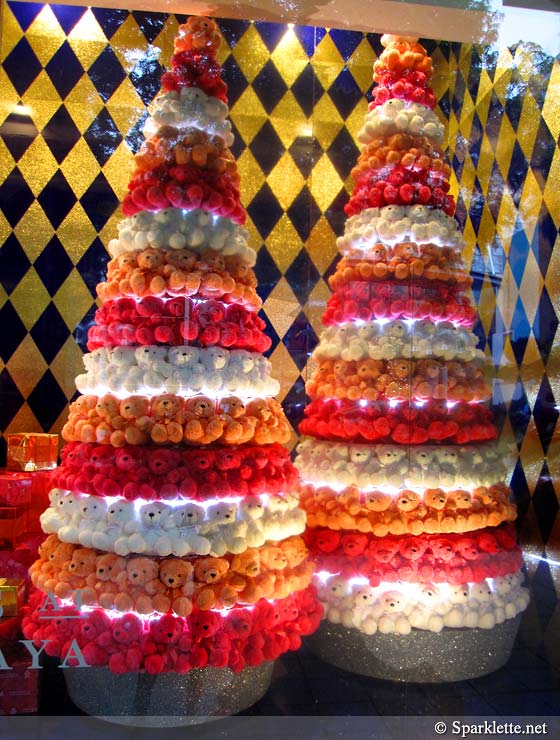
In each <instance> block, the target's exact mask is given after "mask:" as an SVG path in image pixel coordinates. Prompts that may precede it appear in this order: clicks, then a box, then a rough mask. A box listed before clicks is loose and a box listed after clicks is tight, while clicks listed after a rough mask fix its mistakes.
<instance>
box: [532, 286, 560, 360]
mask: <svg viewBox="0 0 560 740" xmlns="http://www.w3.org/2000/svg"><path fill="white" fill-rule="evenodd" d="M557 329H558V316H557V315H556V311H555V310H554V306H553V305H552V302H551V300H550V296H549V294H548V290H547V289H546V286H544V285H543V288H542V292H541V297H540V299H539V305H538V308H537V311H536V314H535V320H534V321H533V334H534V336H535V340H536V342H537V346H538V348H539V351H540V353H541V357H542V359H543V362H544V363H545V364H546V363H547V362H548V358H549V356H550V350H551V349H552V345H553V343H554V337H555V336H556V330H557Z"/></svg>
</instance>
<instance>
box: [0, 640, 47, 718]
mask: <svg viewBox="0 0 560 740" xmlns="http://www.w3.org/2000/svg"><path fill="white" fill-rule="evenodd" d="M5 657H6V661H7V663H8V665H9V666H10V668H11V669H12V670H10V671H0V715H2V714H32V713H34V712H36V711H37V709H38V706H39V671H38V670H37V669H31V668H30V667H29V666H30V665H31V657H30V655H29V653H28V652H27V651H25V650H19V649H18V650H17V652H14V653H8V654H6V656H5Z"/></svg>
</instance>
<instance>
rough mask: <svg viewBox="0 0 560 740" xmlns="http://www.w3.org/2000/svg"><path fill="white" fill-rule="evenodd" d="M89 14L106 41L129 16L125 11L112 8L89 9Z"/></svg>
mask: <svg viewBox="0 0 560 740" xmlns="http://www.w3.org/2000/svg"><path fill="white" fill-rule="evenodd" d="M91 12H92V13H93V15H94V17H95V19H96V21H97V22H98V23H99V25H100V26H101V29H102V31H103V33H104V34H105V36H106V37H107V39H108V40H110V39H111V37H112V36H114V34H115V33H116V32H117V31H118V30H119V28H120V27H121V26H122V24H123V23H124V22H125V21H126V19H127V18H128V16H129V13H128V11H127V10H116V9H113V8H111V9H109V8H91Z"/></svg>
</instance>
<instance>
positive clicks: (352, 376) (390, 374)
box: [305, 358, 491, 403]
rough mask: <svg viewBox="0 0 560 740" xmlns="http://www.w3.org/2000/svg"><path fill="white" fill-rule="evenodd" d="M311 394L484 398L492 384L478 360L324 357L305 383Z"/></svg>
mask: <svg viewBox="0 0 560 740" xmlns="http://www.w3.org/2000/svg"><path fill="white" fill-rule="evenodd" d="M305 390H306V392H307V394H308V395H309V396H310V397H311V398H340V399H345V398H347V399H349V400H351V401H356V400H358V399H364V400H366V401H377V400H378V399H380V398H390V399H397V400H401V401H402V400H407V399H416V400H420V401H427V400H430V399H438V400H448V401H465V402H467V403H469V402H471V401H484V400H487V399H488V398H490V395H491V389H490V386H489V385H488V384H487V383H486V382H485V380H484V372H483V369H482V368H481V367H480V366H479V365H478V363H473V362H470V363H460V362H455V361H452V362H441V361H440V362H438V361H436V360H432V359H422V360H407V359H403V358H399V359H394V360H373V359H366V360H360V361H359V362H345V361H344V360H323V362H321V363H320V364H319V367H318V368H317V370H316V371H315V372H314V373H313V376H312V377H311V379H310V380H308V381H307V382H306V384H305Z"/></svg>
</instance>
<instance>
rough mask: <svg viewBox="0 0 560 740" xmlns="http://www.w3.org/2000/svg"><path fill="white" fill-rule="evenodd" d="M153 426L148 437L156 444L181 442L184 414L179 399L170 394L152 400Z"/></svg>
mask: <svg viewBox="0 0 560 740" xmlns="http://www.w3.org/2000/svg"><path fill="white" fill-rule="evenodd" d="M152 414H153V417H154V421H155V423H154V425H153V426H152V428H151V431H150V436H151V438H152V442H155V443H156V444H168V443H172V444H179V442H181V441H182V440H183V424H184V423H185V413H184V411H183V406H182V403H181V399H180V398H178V397H177V396H174V395H172V394H171V393H163V394H162V395H160V396H155V397H154V398H152Z"/></svg>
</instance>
